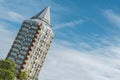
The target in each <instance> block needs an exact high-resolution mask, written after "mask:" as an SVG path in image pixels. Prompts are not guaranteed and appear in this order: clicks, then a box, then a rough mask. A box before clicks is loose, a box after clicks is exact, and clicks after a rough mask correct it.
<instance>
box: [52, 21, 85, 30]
mask: <svg viewBox="0 0 120 80" xmlns="http://www.w3.org/2000/svg"><path fill="white" fill-rule="evenodd" d="M83 22H84V20H82V19H79V20H73V21H70V22H66V23H61V24H57V25H55V27H53V29H61V28H65V27H75V26H76V25H78V24H82V23H83Z"/></svg>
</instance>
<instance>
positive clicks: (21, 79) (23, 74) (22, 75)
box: [19, 70, 28, 80]
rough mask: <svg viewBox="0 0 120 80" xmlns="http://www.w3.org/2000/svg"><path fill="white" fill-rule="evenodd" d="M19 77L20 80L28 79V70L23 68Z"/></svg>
mask: <svg viewBox="0 0 120 80" xmlns="http://www.w3.org/2000/svg"><path fill="white" fill-rule="evenodd" d="M19 79H20V80H27V79H28V73H27V71H23V70H21V71H20V73H19Z"/></svg>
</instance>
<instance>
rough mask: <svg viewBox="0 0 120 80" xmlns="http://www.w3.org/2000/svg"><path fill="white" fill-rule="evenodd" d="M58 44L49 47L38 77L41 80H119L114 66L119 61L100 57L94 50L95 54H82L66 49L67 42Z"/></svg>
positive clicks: (75, 50) (72, 49)
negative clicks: (49, 49)
mask: <svg viewBox="0 0 120 80" xmlns="http://www.w3.org/2000/svg"><path fill="white" fill-rule="evenodd" d="M58 42H59V40H58ZM58 42H55V43H54V44H53V46H52V47H51V51H50V52H49V54H48V56H47V60H46V62H45V65H44V66H43V68H42V70H41V73H40V76H39V78H40V79H41V80H55V79H57V80H80V79H81V80H96V79H97V80H119V78H120V77H119V74H120V71H119V69H117V68H115V66H117V65H120V63H118V62H116V61H119V60H120V59H118V58H116V59H115V58H111V57H108V56H102V54H101V56H100V53H99V52H98V53H96V52H97V51H96V50H94V49H93V52H94V53H96V54H92V53H91V52H89V51H88V52H82V51H79V50H77V49H74V48H71V47H68V43H69V42H67V45H66V44H65V41H63V42H62V41H60V42H59V43H58ZM69 45H71V43H69ZM104 49H108V48H104ZM110 49H111V48H110ZM110 49H109V50H110ZM98 51H99V49H98ZM101 52H102V51H101ZM103 52H104V51H103ZM108 52H110V51H108ZM113 54H114V53H113Z"/></svg>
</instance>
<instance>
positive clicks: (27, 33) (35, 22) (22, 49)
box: [7, 7, 54, 80]
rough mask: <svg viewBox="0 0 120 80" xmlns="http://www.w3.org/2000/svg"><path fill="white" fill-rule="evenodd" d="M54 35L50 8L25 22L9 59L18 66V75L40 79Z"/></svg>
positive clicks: (30, 78)
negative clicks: (23, 71) (24, 74)
mask: <svg viewBox="0 0 120 80" xmlns="http://www.w3.org/2000/svg"><path fill="white" fill-rule="evenodd" d="M53 37H54V34H53V31H52V28H51V24H50V8H49V7H46V8H45V9H43V10H42V11H41V12H40V13H39V14H37V15H35V16H33V17H32V18H31V19H27V20H25V21H23V24H22V26H21V29H20V30H19V32H18V34H17V37H16V39H15V41H14V43H13V45H12V47H11V49H10V51H9V53H8V56H7V59H10V60H12V61H15V62H16V64H17V68H16V73H17V74H19V72H20V71H21V70H25V71H27V72H28V75H29V80H34V79H35V78H37V77H38V75H39V72H40V70H41V67H42V66H43V63H44V60H45V58H46V55H47V53H48V49H49V47H50V44H51V42H52V40H53Z"/></svg>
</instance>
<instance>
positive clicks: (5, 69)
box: [0, 60, 16, 80]
mask: <svg viewBox="0 0 120 80" xmlns="http://www.w3.org/2000/svg"><path fill="white" fill-rule="evenodd" d="M15 67H16V64H15V63H14V62H13V61H11V60H0V80H15Z"/></svg>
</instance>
